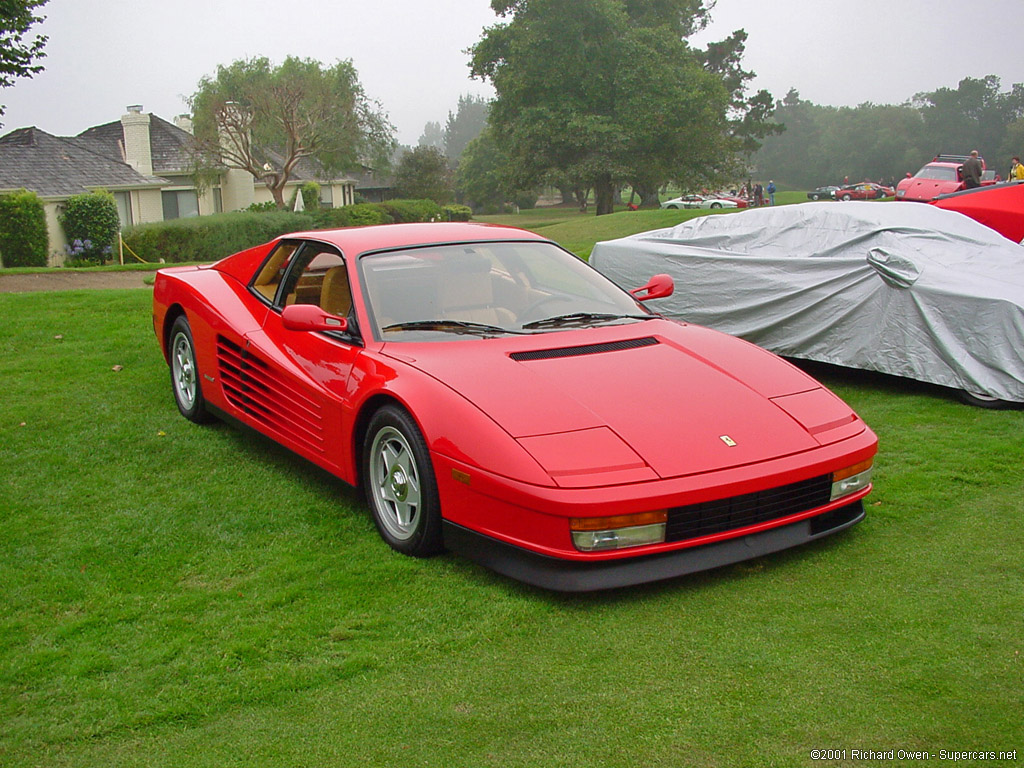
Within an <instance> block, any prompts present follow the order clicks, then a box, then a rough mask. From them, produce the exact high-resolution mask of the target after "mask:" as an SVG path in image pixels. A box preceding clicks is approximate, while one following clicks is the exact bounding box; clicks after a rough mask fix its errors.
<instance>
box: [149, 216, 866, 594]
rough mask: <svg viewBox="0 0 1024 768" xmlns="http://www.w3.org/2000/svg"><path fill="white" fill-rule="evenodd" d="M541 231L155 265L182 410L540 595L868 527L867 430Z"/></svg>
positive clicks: (648, 576) (367, 231)
mask: <svg viewBox="0 0 1024 768" xmlns="http://www.w3.org/2000/svg"><path fill="white" fill-rule="evenodd" d="M672 290H673V286H672V281H671V279H670V278H668V277H666V276H655V277H654V278H652V279H651V281H650V282H649V283H648V284H647V285H645V286H643V287H641V288H636V289H634V290H633V291H631V292H627V291H625V290H623V289H621V288H619V287H618V286H616V285H615V284H613V283H612V282H610V281H609V280H608V279H606V278H605V277H603V276H602V275H601V274H599V273H598V272H597V271H596V270H594V269H592V268H591V267H590V266H589V265H588V264H586V263H585V262H583V261H581V260H580V259H578V258H576V257H575V256H573V255H572V254H571V253H569V252H567V251H565V250H563V249H562V248H560V247H559V246H558V245H556V244H555V243H553V242H551V241H549V240H546V239H545V238H543V237H540V236H539V235H536V234H533V233H531V232H525V231H521V230H518V229H513V228H509V227H496V226H488V225H479V224H436V223H434V224H395V225H389V226H380V227H361V228H351V229H340V230H332V231H314V232H300V233H296V234H291V235H285V236H283V237H280V238H278V239H276V240H274V241H272V242H270V243H267V244H265V245H262V246H259V247H256V248H252V249H249V250H246V251H242V252H241V253H236V254H235V255H233V256H229V257H227V258H226V259H223V260H222V261H219V262H217V263H215V264H212V265H209V266H202V267H174V268H168V269H163V270H161V271H160V272H158V273H157V278H156V285H155V288H154V295H153V323H154V328H155V331H156V335H157V338H158V339H159V341H160V344H161V347H162V349H163V352H164V356H165V357H166V359H167V361H168V363H169V366H170V371H171V384H172V390H173V393H174V398H175V401H176V402H177V405H178V409H179V410H180V411H181V413H182V414H183V415H184V416H185V417H186V418H187V419H190V420H192V421H194V422H202V421H205V420H207V419H208V418H209V417H210V416H211V415H226V416H228V417H231V418H232V419H235V420H237V421H239V422H242V423H243V424H245V425H247V426H249V427H251V428H253V429H255V430H257V431H259V432H261V433H263V434H265V435H267V436H268V437H270V438H271V439H273V440H275V441H277V442H279V443H281V444H282V445H284V446H286V447H288V448H289V449H291V450H292V451H294V452H296V453H298V454H299V455H301V456H303V457H305V458H306V459H308V460H310V461H312V462H314V463H315V464H318V465H319V466H321V467H323V468H324V469H326V470H327V471H329V472H331V473H333V474H335V475H336V476H338V477H340V478H341V479H343V480H345V481H347V482H348V483H351V484H353V485H361V486H363V487H364V488H365V492H366V498H367V500H368V503H369V506H370V509H371V511H372V514H373V518H374V521H375V523H376V525H377V528H378V530H379V531H380V534H381V536H382V537H383V538H384V540H385V541H386V542H387V543H388V544H389V545H390V546H391V547H393V548H394V549H396V550H398V551H400V552H404V553H406V554H409V555H416V556H425V555H431V554H434V553H437V552H440V551H441V550H442V549H444V548H449V549H451V550H454V551H457V552H460V553H462V554H463V555H465V556H466V557H468V558H470V559H472V560H475V561H477V562H480V563H482V564H484V565H486V566H488V567H490V568H492V569H494V570H496V571H498V572H500V573H503V574H507V575H509V576H512V577H514V578H517V579H520V580H522V581H525V582H528V583H531V584H535V585H540V586H543V587H547V588H551V589H557V590H568V591H583V590H592V589H603V588H609V587H619V586H625V585H629V584H637V583H641V582H646V581H653V580H656V579H664V578H669V577H673V576H678V575H681V574H685V573H691V572H694V571H699V570H704V569H707V568H712V567H715V566H719V565H724V564H728V563H735V562H739V561H741V560H746V559H748V558H752V557H756V556H759V555H763V554H766V553H769V552H774V551H777V550H781V549H785V548H787V547H791V546H794V545H797V544H801V543H803V542H807V541H810V540H813V539H817V538H820V537H822V536H826V535H828V534H831V533H835V532H836V531H840V530H843V529H845V528H847V527H849V526H851V525H853V524H855V523H857V522H859V521H860V520H861V519H862V518H863V517H864V511H863V506H862V502H861V500H862V499H863V498H864V496H865V495H867V493H868V492H869V490H870V488H871V482H870V477H871V465H872V460H873V457H874V455H875V451H876V445H877V440H876V438H875V435H874V434H873V433H872V432H871V430H870V429H869V428H868V427H867V426H866V425H865V424H864V423H863V422H862V421H861V420H860V419H859V418H858V417H857V415H856V414H855V413H854V412H853V411H852V410H851V409H850V408H849V406H847V405H846V404H845V403H843V402H842V401H841V400H839V399H838V398H837V397H836V396H835V395H833V394H832V393H831V392H829V391H828V390H827V389H825V388H824V387H822V386H821V385H820V384H818V383H817V382H816V381H814V380H813V379H812V378H810V377H809V376H807V375H806V374H804V373H803V372H801V371H800V370H798V369H797V368H795V367H793V366H792V365H790V364H788V363H786V362H784V361H783V360H781V359H779V358H777V357H775V356H774V355H772V354H770V353H768V352H766V351H764V350H762V349H759V348H758V347H755V346H753V345H751V344H748V343H746V342H744V341H741V340H739V339H736V338H733V337H731V336H727V335H724V334H721V333H718V332H716V331H712V330H709V329H706V328H702V327H699V326H694V325H687V324H684V323H679V322H676V321H672V320H666V319H663V318H661V317H660V316H658V315H657V314H654V313H652V312H650V311H649V310H647V309H646V308H645V305H644V302H647V301H649V300H653V299H657V298H659V297H663V296H667V295H669V294H670V293H671V292H672Z"/></svg>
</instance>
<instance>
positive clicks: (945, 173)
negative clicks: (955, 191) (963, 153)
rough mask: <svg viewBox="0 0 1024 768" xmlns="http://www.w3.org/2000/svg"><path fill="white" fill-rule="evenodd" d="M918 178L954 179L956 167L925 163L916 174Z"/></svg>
mask: <svg viewBox="0 0 1024 768" xmlns="http://www.w3.org/2000/svg"><path fill="white" fill-rule="evenodd" d="M914 176H915V178H918V179H934V180H936V181H956V168H950V167H949V166H941V165H926V166H925V167H924V168H922V169H921V170H920V171H918V172H917V173H916V174H914Z"/></svg>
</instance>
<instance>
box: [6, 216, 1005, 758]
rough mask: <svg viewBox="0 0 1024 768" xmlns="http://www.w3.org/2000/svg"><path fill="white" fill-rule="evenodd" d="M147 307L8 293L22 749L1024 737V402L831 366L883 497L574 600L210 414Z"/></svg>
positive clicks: (233, 751) (395, 750)
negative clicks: (781, 549)
mask: <svg viewBox="0 0 1024 768" xmlns="http://www.w3.org/2000/svg"><path fill="white" fill-rule="evenodd" d="M668 213H672V214H674V215H675V216H676V217H678V216H679V215H680V212H668ZM659 215H660V212H650V213H647V212H639V213H624V214H616V215H614V216H610V217H602V219H603V220H605V219H606V220H608V221H607V222H605V221H601V222H600V226H601V227H606V226H607V227H609V229H611V228H613V225H614V223H615V222H614V220H615V219H619V225H620V226H619V228H617V229H615V231H614V232H609V233H608V235H607V236H612V237H616V236H620V235H623V234H626V233H627V230H630V229H631V227H632V226H633V222H635V221H640V217H648V219H647V220H645V221H653V220H654V218H655V217H656V216H659ZM627 217H637V218H627ZM589 221H590V223H591V224H592V225H594V221H593V218H590V219H589ZM574 226H577V224H576V222H575V221H566V222H562V223H560V224H557V225H555V224H552V225H551V227H550V229H546V230H545V232H546V233H548V234H551V233H553V232H555V231H556V228H565V229H558V230H557V231H558V233H559V234H558V236H557V237H556V239H560V240H561V238H562V237H563V236H564V237H565V238H566V239H565V240H562V241H563V242H567V243H569V242H575V243H576V245H574V246H573V247H574V248H575V247H579V248H581V249H584V250H585V251H586V252H587V253H589V246H590V245H592V243H593V241H594V240H595V239H602V238H603V237H605V234H604V230H601V232H599V233H597V234H596V235H595V234H591V235H590V238H589V243H588V242H586V241H587V238H586V236H585V233H584V232H583V231H582V230H581V231H580V232H579V233H578V234H572V232H573V231H572V230H571V229H570V228H571V227H574ZM653 226H667V224H661V223H660V222H659V223H657V224H654V225H653ZM644 228H650V227H649V226H647V224H646V223H645V227H644ZM551 236H555V235H551ZM574 237H575V238H577V239H576V240H575V241H574V240H573V238H574ZM149 302H150V296H149V291H146V290H134V291H97V292H85V291H80V292H67V293H53V294H6V295H0V318H2V321H0V381H2V382H3V384H4V387H3V394H2V397H0V462H2V466H3V468H4V474H3V477H2V479H0V606H2V607H0V764H2V765H4V766H48V767H50V766H138V765H145V766H168V767H170V766H173V767H174V768H181V767H182V766H211V767H212V766H217V767H220V766H382V765H394V766H407V765H408V766H412V765H423V766H495V767H496V768H498V767H500V768H506V767H508V766H523V767H524V768H525V767H527V766H530V767H533V766H623V767H626V766H629V767H631V768H632V767H634V766H673V767H674V766H803V765H810V764H811V760H810V759H809V753H810V750H811V749H814V748H837V749H841V748H846V749H847V750H850V749H851V748H854V749H875V750H885V749H893V748H895V749H900V748H902V749H920V750H927V751H931V752H933V753H935V754H936V759H937V756H938V751H939V750H940V749H946V750H953V749H960V750H967V749H979V750H1012V749H1017V750H1018V759H1020V755H1021V754H1024V752H1022V750H1024V728H1022V726H1021V718H1020V712H1021V711H1024V658H1022V655H1024V614H1022V605H1024V586H1022V584H1024V563H1022V557H1021V552H1022V551H1024V494H1022V489H1024V412H996V411H984V410H980V409H972V408H969V407H966V406H963V405H960V404H959V403H957V402H956V401H955V400H953V399H952V398H951V397H949V396H948V395H947V394H946V393H945V392H943V391H941V390H937V389H934V388H931V387H926V386H922V385H916V384H913V383H908V382H901V381H896V380H892V379H888V378H881V377H876V376H872V375H868V374H862V373H856V372H842V371H837V370H835V369H827V368H820V369H817V368H816V369H815V371H814V372H815V374H816V375H819V377H821V378H823V379H824V380H825V381H826V383H828V384H829V385H830V386H832V387H833V388H834V389H835V390H837V391H838V392H839V393H840V394H841V395H842V396H843V397H844V398H845V399H847V400H848V401H849V402H850V403H851V404H852V405H853V406H854V407H855V408H856V409H857V410H858V411H859V412H860V414H861V415H862V416H863V417H864V418H865V419H866V421H867V422H868V423H869V424H871V426H872V427H873V428H874V429H875V431H876V432H877V433H878V434H879V437H880V440H881V452H880V454H879V458H878V462H877V471H876V476H875V480H876V490H875V492H874V493H873V494H872V495H871V496H870V497H869V499H868V510H869V516H868V519H867V520H866V521H865V522H864V523H862V524H861V525H859V526H857V527H855V528H854V529H853V530H851V531H849V532H848V533H846V534H841V535H838V536H836V537H832V538H831V539H829V540H826V541H824V542H820V543H817V544H814V545H811V546H809V547H804V548H801V549H798V550H793V551H789V552H785V553H781V554H779V555H776V556H771V557H767V558H763V559H760V560H756V561H753V562H748V563H745V564H741V565H737V566H733V567H729V568H724V569H720V570H718V571H715V572H712V573H708V574H703V575H699V576H695V577H688V578H683V579H678V580H674V581H671V582H667V583H662V584H657V585H651V586H646V587H641V588H632V589H626V590H620V591H616V592H612V593H603V594H594V595H583V596H563V595H558V594H552V593H548V592H544V591H540V590H536V589H532V588H528V587H524V586H522V585H519V584H517V583H515V582H513V581H509V580H507V579H505V578H502V577H499V576H496V575H493V574H491V573H490V572H488V571H486V570H483V569H481V568H480V567H478V566H476V565H473V564H471V563H468V562H466V561H464V560H461V559H459V558H457V557H454V556H450V555H446V556H442V557H438V558H434V559H431V560H414V559H411V558H407V557H403V556H400V555H396V554H394V553H392V552H391V551H390V550H389V549H387V547H386V546H385V545H384V543H383V542H382V541H381V540H380V539H379V538H378V536H377V534H376V532H375V530H374V527H373V524H372V521H371V520H370V517H369V513H368V511H367V509H366V506H365V504H364V502H363V501H362V498H361V497H360V496H359V495H358V494H357V493H356V492H355V491H354V490H352V489H350V488H347V487H346V486H344V485H343V484H342V483H341V482H339V481H337V480H335V479H333V478H331V477H329V476H327V475H325V474H324V473H322V472H320V471H319V470H317V469H315V468H313V467H312V466H311V465H309V464H307V463H305V462H303V461H302V460H300V459H298V458H295V457H293V456H292V455H290V454H288V453H286V452H285V451H283V450H280V449H278V448H276V447H274V446H273V445H272V444H270V443H269V442H267V441H265V440H263V439H261V438H259V437H255V436H254V435H252V434H250V433H245V432H242V431H239V430H237V429H235V428H232V427H229V426H226V425H224V424H219V423H217V424H214V425H211V426H207V427H200V426H196V425H193V424H190V423H189V422H186V421H185V420H184V419H182V418H181V417H180V416H179V415H178V413H177V410H176V409H175V407H174V404H173V401H172V399H171V395H170V391H169V383H168V376H167V370H166V366H165V365H164V363H163V360H162V359H161V358H160V356H159V354H158V351H157V346H156V342H155V339H154V338H153V333H152V328H151V321H150V316H149ZM117 366H119V367H120V369H119V370H114V368H115V367H117ZM624 407H625V406H624ZM848 755H849V752H848ZM831 764H833V765H863V764H868V765H871V764H877V765H883V764H889V763H888V762H885V761H881V762H874V763H873V762H871V761H861V760H853V759H852V758H848V759H847V760H846V761H838V762H833V763H831ZM960 764H961V765H962V764H968V763H966V762H961V763H960ZM1004 764H1006V763H1004Z"/></svg>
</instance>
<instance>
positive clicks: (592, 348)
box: [509, 336, 658, 362]
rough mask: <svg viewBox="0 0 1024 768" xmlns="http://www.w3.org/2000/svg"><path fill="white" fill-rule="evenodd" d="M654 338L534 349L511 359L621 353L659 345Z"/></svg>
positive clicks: (647, 337)
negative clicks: (626, 350) (625, 350)
mask: <svg viewBox="0 0 1024 768" xmlns="http://www.w3.org/2000/svg"><path fill="white" fill-rule="evenodd" d="M657 343H658V340H657V339H656V338H654V337H653V336H645V337H644V338H641V339H626V340H625V341H609V342H607V343H604V344H583V345H581V346H577V347H558V348H556V349H534V350H530V351H529V352H513V353H512V354H511V355H509V357H511V358H512V359H513V360H517V361H520V362H522V361H525V360H551V359H554V358H559V357H578V356H580V355H599V354H602V353H604V352H619V351H621V350H624V349H638V348H640V347H649V346H651V345H653V344H657Z"/></svg>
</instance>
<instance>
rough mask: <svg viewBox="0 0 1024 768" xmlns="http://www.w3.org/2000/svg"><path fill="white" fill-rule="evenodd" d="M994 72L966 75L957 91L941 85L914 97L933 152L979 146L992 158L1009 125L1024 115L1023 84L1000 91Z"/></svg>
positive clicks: (961, 150)
mask: <svg viewBox="0 0 1024 768" xmlns="http://www.w3.org/2000/svg"><path fill="white" fill-rule="evenodd" d="M999 87H1000V86H999V78H998V77H996V76H995V75H987V76H986V77H983V78H980V79H977V78H973V77H965V78H964V79H963V80H961V81H960V82H959V84H958V85H957V88H956V90H953V89H952V88H939V89H938V90H936V91H932V92H930V93H918V94H916V95H915V96H914V101H913V103H914V106H916V107H917V108H918V109H919V110H920V112H921V115H922V116H923V117H924V123H925V136H926V137H927V139H928V141H930V142H931V148H930V149H929V151H930V152H933V153H937V152H948V153H955V154H966V153H967V152H969V151H970V150H972V149H977V150H978V151H979V152H981V154H982V155H983V156H985V155H987V156H989V157H993V156H994V155H995V154H996V152H997V151H998V150H999V149H1000V148H1001V145H1002V143H1003V138H1004V135H1005V132H1006V126H1008V125H1010V124H1011V123H1013V122H1014V121H1015V120H1018V119H1020V118H1021V117H1024V85H1021V84H1020V83H1017V84H1015V85H1014V86H1013V88H1012V89H1011V90H1010V91H1008V92H1000V90H999Z"/></svg>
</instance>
